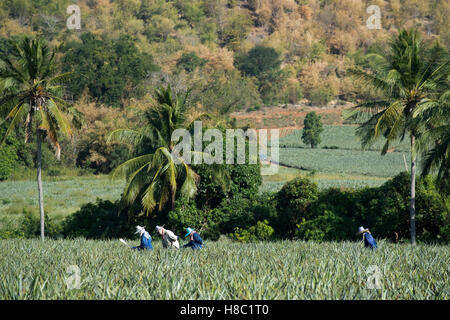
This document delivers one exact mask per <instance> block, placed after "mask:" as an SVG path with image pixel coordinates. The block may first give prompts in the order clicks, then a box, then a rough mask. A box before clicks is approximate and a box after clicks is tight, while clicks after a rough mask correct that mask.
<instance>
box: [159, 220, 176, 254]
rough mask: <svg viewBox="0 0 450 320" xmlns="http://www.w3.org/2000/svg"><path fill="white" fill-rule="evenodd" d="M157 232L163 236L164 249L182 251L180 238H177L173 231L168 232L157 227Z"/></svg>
mask: <svg viewBox="0 0 450 320" xmlns="http://www.w3.org/2000/svg"><path fill="white" fill-rule="evenodd" d="M156 231H157V232H158V233H159V234H160V235H161V238H162V244H163V248H173V249H180V243H179V242H178V236H176V235H175V234H174V233H173V232H172V231H170V230H166V229H164V228H163V227H160V226H156Z"/></svg>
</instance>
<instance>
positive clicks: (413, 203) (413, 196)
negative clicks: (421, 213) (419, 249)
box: [409, 134, 416, 246]
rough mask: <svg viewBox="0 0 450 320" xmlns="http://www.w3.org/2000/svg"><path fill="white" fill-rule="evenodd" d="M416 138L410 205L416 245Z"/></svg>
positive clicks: (412, 136) (412, 238)
mask: <svg viewBox="0 0 450 320" xmlns="http://www.w3.org/2000/svg"><path fill="white" fill-rule="evenodd" d="M414 143H415V136H414V135H413V134H411V202H410V205H409V215H410V229H411V244H412V245H413V246H415V245H416V155H415V152H414Z"/></svg>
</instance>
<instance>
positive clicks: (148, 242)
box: [132, 231, 153, 250]
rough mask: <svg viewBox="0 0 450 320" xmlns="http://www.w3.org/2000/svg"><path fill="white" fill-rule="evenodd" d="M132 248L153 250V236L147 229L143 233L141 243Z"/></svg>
mask: <svg viewBox="0 0 450 320" xmlns="http://www.w3.org/2000/svg"><path fill="white" fill-rule="evenodd" d="M132 249H138V250H152V249H153V246H152V237H151V236H150V234H149V233H148V232H147V231H146V232H144V233H143V234H142V235H141V245H139V246H137V247H132Z"/></svg>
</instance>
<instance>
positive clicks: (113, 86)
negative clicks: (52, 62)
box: [62, 32, 158, 106]
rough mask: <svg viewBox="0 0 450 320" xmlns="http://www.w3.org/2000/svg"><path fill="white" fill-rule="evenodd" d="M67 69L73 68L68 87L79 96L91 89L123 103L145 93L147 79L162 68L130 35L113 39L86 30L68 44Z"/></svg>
mask: <svg viewBox="0 0 450 320" xmlns="http://www.w3.org/2000/svg"><path fill="white" fill-rule="evenodd" d="M64 52H65V55H64V57H63V59H62V65H63V70H65V71H71V72H73V76H72V77H71V80H70V82H69V83H68V90H69V92H70V93H72V94H73V97H74V98H75V99H78V98H80V96H81V95H82V94H83V92H84V91H85V90H86V89H88V90H89V94H90V95H91V96H92V97H93V98H95V99H96V100H98V101H99V102H102V103H105V104H108V105H112V106H120V105H122V103H123V102H124V101H125V100H127V99H130V98H139V97H141V96H142V95H143V94H144V93H145V90H144V88H145V87H144V86H143V85H142V82H143V80H144V79H145V78H146V77H147V76H148V74H149V73H150V72H152V71H156V70H157V69H158V68H157V66H156V65H155V64H154V63H153V58H152V57H151V56H150V55H149V54H145V53H140V52H139V51H138V50H137V48H136V46H135V45H134V41H133V40H132V39H131V38H130V37H127V36H122V37H120V38H119V39H110V38H108V37H107V36H103V37H99V36H96V35H94V34H92V33H89V32H88V33H84V34H83V35H81V37H80V41H76V42H70V43H68V44H67V45H65V47H64Z"/></svg>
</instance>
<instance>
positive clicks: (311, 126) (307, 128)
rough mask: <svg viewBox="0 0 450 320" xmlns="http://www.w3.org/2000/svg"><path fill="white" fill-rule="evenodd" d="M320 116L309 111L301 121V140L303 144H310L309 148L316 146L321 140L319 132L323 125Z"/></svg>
mask: <svg viewBox="0 0 450 320" xmlns="http://www.w3.org/2000/svg"><path fill="white" fill-rule="evenodd" d="M320 118H321V117H320V116H318V115H317V114H316V113H315V112H310V113H308V114H307V115H306V117H305V121H304V123H303V124H304V128H303V133H302V141H303V143H305V144H309V145H311V148H315V147H317V146H318V145H319V144H320V142H321V141H322V140H321V139H320V134H321V133H322V131H323V125H322V122H321V121H320Z"/></svg>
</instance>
